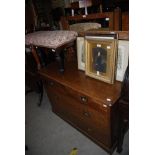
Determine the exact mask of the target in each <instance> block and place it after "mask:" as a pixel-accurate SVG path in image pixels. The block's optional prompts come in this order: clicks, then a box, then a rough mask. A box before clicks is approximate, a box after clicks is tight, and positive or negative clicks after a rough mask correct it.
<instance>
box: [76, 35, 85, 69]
mask: <svg viewBox="0 0 155 155" xmlns="http://www.w3.org/2000/svg"><path fill="white" fill-rule="evenodd" d="M76 44H77V60H78V69H79V70H83V71H84V70H85V48H84V37H77V40H76Z"/></svg>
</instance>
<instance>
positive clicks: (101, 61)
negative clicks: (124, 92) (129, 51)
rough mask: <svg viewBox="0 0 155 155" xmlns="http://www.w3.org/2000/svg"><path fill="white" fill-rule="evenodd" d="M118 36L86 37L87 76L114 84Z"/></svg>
mask: <svg viewBox="0 0 155 155" xmlns="http://www.w3.org/2000/svg"><path fill="white" fill-rule="evenodd" d="M117 41H118V40H117V35H116V34H114V35H111V36H85V56H86V59H85V61H86V62H85V74H86V75H87V76H89V77H92V78H95V79H98V80H100V81H104V82H106V83H109V84H113V83H114V78H115V71H116V58H117Z"/></svg>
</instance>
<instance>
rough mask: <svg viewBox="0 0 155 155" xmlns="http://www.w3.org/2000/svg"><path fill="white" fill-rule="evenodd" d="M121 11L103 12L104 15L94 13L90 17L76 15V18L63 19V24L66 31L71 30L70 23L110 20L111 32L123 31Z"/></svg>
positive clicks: (117, 9)
mask: <svg viewBox="0 0 155 155" xmlns="http://www.w3.org/2000/svg"><path fill="white" fill-rule="evenodd" d="M120 13H121V12H120V9H119V8H116V9H115V10H114V11H113V12H103V13H94V14H88V15H75V16H66V17H61V24H62V28H63V29H64V30H68V29H69V25H70V22H80V21H82V22H83V21H93V20H97V19H101V20H102V19H105V18H107V19H108V20H109V30H111V31H114V30H115V31H119V30H121V29H120V28H121V22H120V20H121V18H120Z"/></svg>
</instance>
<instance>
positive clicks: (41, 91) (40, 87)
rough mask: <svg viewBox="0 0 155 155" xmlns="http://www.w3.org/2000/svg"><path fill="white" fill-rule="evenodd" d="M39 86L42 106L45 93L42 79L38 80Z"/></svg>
mask: <svg viewBox="0 0 155 155" xmlns="http://www.w3.org/2000/svg"><path fill="white" fill-rule="evenodd" d="M38 87H39V103H38V106H39V107H40V106H41V103H42V100H43V93H44V89H43V83H42V81H41V80H40V81H39V82H38Z"/></svg>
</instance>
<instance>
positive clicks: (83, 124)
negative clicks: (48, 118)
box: [45, 81, 110, 146]
mask: <svg viewBox="0 0 155 155" xmlns="http://www.w3.org/2000/svg"><path fill="white" fill-rule="evenodd" d="M45 87H46V90H47V94H48V97H49V99H50V100H51V103H52V108H53V111H54V112H56V113H58V114H59V115H60V116H62V117H63V118H64V119H66V120H67V121H69V122H71V123H72V124H74V125H75V126H77V127H78V128H80V129H81V130H83V131H84V132H86V133H87V134H88V135H90V136H91V137H93V138H95V139H96V140H98V141H100V142H101V143H104V144H105V145H108V146H109V145H110V142H109V141H108V139H110V131H109V130H110V126H109V123H108V122H109V120H108V112H107V109H106V108H103V110H102V109H100V108H96V109H95V108H93V107H95V105H96V104H97V103H95V102H92V101H91V99H90V98H88V97H85V96H84V95H83V94H79V93H77V92H76V91H73V90H71V89H70V88H67V87H65V86H63V85H61V84H59V83H57V82H54V81H52V82H50V83H49V82H46V83H45ZM82 97H84V99H83V98H82ZM92 104H94V105H93V106H92Z"/></svg>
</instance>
